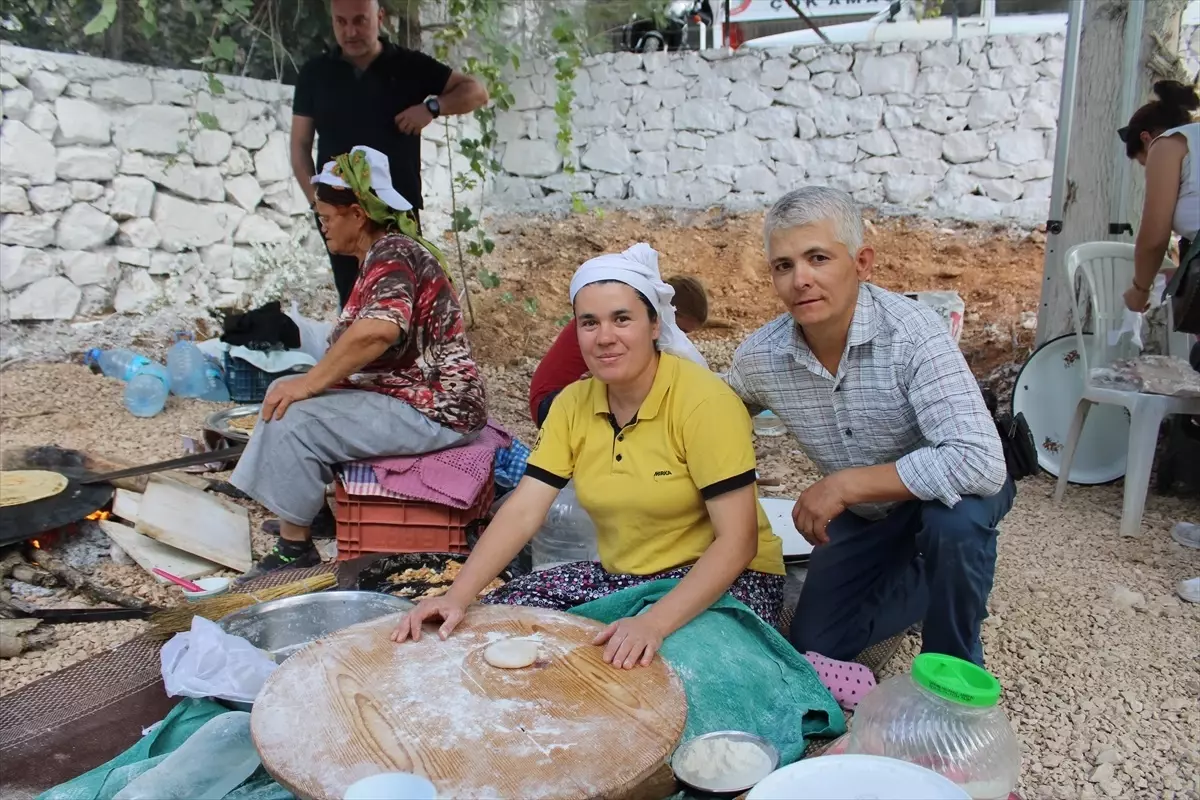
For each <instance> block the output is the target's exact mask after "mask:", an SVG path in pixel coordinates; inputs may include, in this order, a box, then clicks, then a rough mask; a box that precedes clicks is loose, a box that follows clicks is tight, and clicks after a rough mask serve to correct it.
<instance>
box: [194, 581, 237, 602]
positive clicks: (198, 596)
mask: <svg viewBox="0 0 1200 800" xmlns="http://www.w3.org/2000/svg"><path fill="white" fill-rule="evenodd" d="M192 583H194V584H196V585H197V586H199V587H200V588H201V589H203V590H204V591H202V592H189V591H188V590H187V589H184V590H183V596H184V597H185V598H187V601H188V602H189V603H194V602H196V601H197V600H204V599H205V598H208V597H216V596H217V595H219V594H225V593H226V592H228V591H229V586H230V584H232V583H233V581H231V580H230V579H229V578H200V579H199V580H196V581H192Z"/></svg>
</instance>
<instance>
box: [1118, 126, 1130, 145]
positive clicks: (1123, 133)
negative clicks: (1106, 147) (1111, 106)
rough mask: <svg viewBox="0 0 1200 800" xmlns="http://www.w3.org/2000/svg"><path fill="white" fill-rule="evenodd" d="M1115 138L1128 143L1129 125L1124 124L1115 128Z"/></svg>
mask: <svg viewBox="0 0 1200 800" xmlns="http://www.w3.org/2000/svg"><path fill="white" fill-rule="evenodd" d="M1117 138H1118V139H1120V140H1121V141H1122V142H1125V143H1126V144H1128V143H1129V126H1128V125H1126V126H1125V127H1124V128H1117Z"/></svg>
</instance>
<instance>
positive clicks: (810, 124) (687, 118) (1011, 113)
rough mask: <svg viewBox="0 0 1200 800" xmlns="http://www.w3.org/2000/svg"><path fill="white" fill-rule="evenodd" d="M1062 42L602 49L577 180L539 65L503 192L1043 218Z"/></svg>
mask: <svg viewBox="0 0 1200 800" xmlns="http://www.w3.org/2000/svg"><path fill="white" fill-rule="evenodd" d="M1063 47H1064V41H1063V37H1061V36H1053V35H1045V36H1037V37H998V38H992V39H988V40H984V39H981V38H974V39H965V40H962V41H959V42H945V43H941V42H906V43H904V44H899V43H884V44H864V45H857V46H851V45H842V46H836V47H819V48H818V47H810V48H804V49H798V50H795V51H792V52H771V51H751V50H742V51H738V52H737V53H733V54H731V53H728V52H725V51H715V50H714V51H704V52H699V53H683V54H663V53H656V54H651V55H647V56H641V55H636V54H630V53H617V54H609V55H603V56H599V57H595V58H592V59H589V60H588V61H587V62H586V64H585V67H584V69H582V70H581V72H580V74H579V76H578V78H577V82H576V87H575V88H576V91H577V93H578V98H577V109H576V111H575V113H574V127H575V139H576V142H577V144H578V146H579V147H578V161H579V166H580V170H579V172H578V173H577V174H575V175H574V176H568V175H566V174H563V173H562V171H561V158H560V157H559V155H558V153H557V151H556V149H555V136H556V134H557V125H556V122H555V119H554V113H553V110H552V106H553V104H554V97H555V88H556V87H555V85H554V79H553V75H552V73H551V67H550V64H548V63H529V64H528V65H526V66H525V67H524V69H523V72H522V73H521V74H520V75H519V76H518V77H517V79H516V80H515V81H514V83H513V86H512V88H513V93H514V95H515V98H516V104H515V108H514V109H513V110H512V111H510V112H508V113H505V114H502V115H501V116H500V119H499V122H498V124H499V127H500V132H501V139H502V141H503V142H504V145H503V148H502V153H501V158H500V161H501V164H502V165H503V168H504V172H505V174H504V175H501V176H499V177H497V179H496V184H495V193H496V196H497V197H498V198H503V200H504V201H505V202H504V204H506V205H508V204H515V205H518V206H520V205H523V204H533V203H538V204H544V203H545V202H546V200H547V199H548V198H549V199H554V198H556V197H560V196H562V197H565V196H566V194H567V193H569V192H571V191H577V192H579V193H580V194H582V195H583V196H584V198H585V199H588V200H591V201H593V202H596V203H598V204H601V205H622V204H659V205H676V206H679V205H709V204H724V205H730V206H734V207H737V206H749V207H762V206H764V205H765V204H768V203H769V202H771V201H772V200H773V199H775V198H776V197H777V196H778V195H779V194H780V193H781V192H783V191H785V190H786V189H788V188H791V187H794V186H797V185H801V184H803V183H806V182H818V183H827V184H831V185H835V186H838V187H841V188H843V189H845V190H847V191H849V192H851V193H852V194H853V195H854V196H855V197H856V198H857V199H858V200H859V201H861V202H863V203H866V204H870V205H874V206H884V207H887V206H893V207H898V208H902V209H904V210H906V211H915V212H924V213H927V214H930V215H934V216H939V217H959V218H966V219H980V220H984V219H998V220H1014V221H1021V222H1025V223H1034V222H1038V221H1043V220H1044V219H1045V217H1046V212H1047V210H1048V203H1049V197H1050V178H1051V175H1052V174H1053V157H1054V146H1055V131H1056V127H1057V120H1058V101H1059V81H1060V77H1061V74H1062V57H1063ZM492 205H493V206H495V205H497V204H496V203H492Z"/></svg>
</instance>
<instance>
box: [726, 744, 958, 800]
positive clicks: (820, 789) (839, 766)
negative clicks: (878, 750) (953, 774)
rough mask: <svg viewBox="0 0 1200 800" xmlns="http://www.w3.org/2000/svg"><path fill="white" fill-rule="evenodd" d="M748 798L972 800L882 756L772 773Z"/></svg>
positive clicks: (815, 761)
mask: <svg viewBox="0 0 1200 800" xmlns="http://www.w3.org/2000/svg"><path fill="white" fill-rule="evenodd" d="M746 797H747V800H862V799H863V798H885V797H886V798H888V800H968V798H969V797H970V795H968V794H967V793H966V792H964V791H963V790H962V789H961V788H960V787H958V786H955V785H954V783H953V782H952V781H949V780H946V779H945V778H943V777H942V776H941V775H938V774H937V773H936V772H933V771H932V770H928V769H925V768H924V767H918V766H917V765H916V764H907V763H905V762H903V761H897V760H896V759H893V758H883V757H882V756H861V755H855V756H820V757H818V758H806V759H804V760H803V761H797V762H795V763H794V764H789V765H788V766H786V767H784V768H783V769H779V770H776V771H775V772H772V773H771V774H770V775H768V776H767V777H765V778H763V779H762V780H761V781H759V783H758V785H757V786H755V787H754V788H753V789H751V790H750V793H749V794H748V795H746Z"/></svg>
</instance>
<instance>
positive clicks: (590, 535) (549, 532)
mask: <svg viewBox="0 0 1200 800" xmlns="http://www.w3.org/2000/svg"><path fill="white" fill-rule="evenodd" d="M599 558H600V555H599V553H598V552H597V550H596V526H594V525H593V524H592V518H591V517H589V516H588V514H587V512H586V511H584V509H583V506H581V505H579V498H578V497H577V496H576V494H575V482H574V481H568V482H567V485H566V486H564V487H563V488H562V490H561V491H560V492H559V493H558V497H556V498H555V499H554V502H553V503H552V504H551V506H550V510H549V511H548V512H546V521H545V522H544V523H542V527H541V528H540V529H539V530H538V532H537V533H536V534H534V537H533V568H534V569H535V570H541V569H548V568H550V567H555V566H558V565H560V564H570V563H572V562H575V561H597V560H599Z"/></svg>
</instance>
